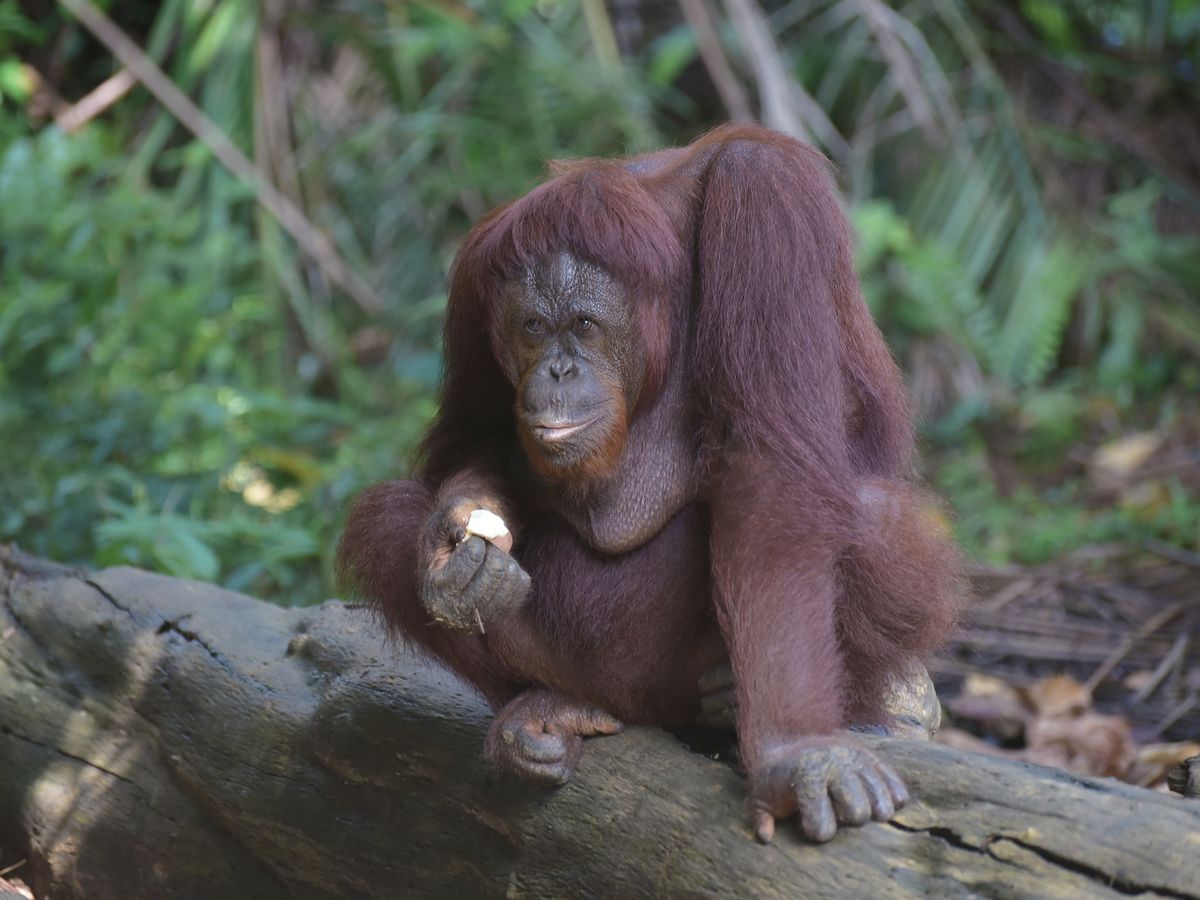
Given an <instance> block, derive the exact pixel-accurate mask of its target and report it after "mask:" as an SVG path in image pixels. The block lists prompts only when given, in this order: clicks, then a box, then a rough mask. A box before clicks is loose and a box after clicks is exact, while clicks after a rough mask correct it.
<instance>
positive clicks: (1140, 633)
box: [1084, 600, 1188, 727]
mask: <svg viewBox="0 0 1200 900" xmlns="http://www.w3.org/2000/svg"><path fill="white" fill-rule="evenodd" d="M1187 607H1188V603H1187V602H1186V601H1182V600H1181V601H1180V602H1178V603H1173V604H1171V605H1170V606H1168V607H1167V608H1166V609H1164V610H1162V612H1160V613H1158V615H1155V616H1151V617H1150V618H1149V619H1147V620H1146V624H1144V625H1143V626H1142V627H1141V628H1139V629H1138V630H1137V631H1135V632H1134V633H1133V634H1131V635H1130V636H1129V637H1127V638H1125V640H1123V641H1122V642H1121V643H1120V644H1118V645H1117V647H1116V649H1115V650H1113V652H1112V653H1110V654H1109V656H1108V658H1107V659H1105V660H1104V662H1102V663H1101V664H1100V665H1099V667H1098V668H1097V669H1096V671H1094V672H1093V673H1092V675H1091V677H1090V678H1089V679H1088V680H1087V681H1086V682H1085V683H1084V687H1085V688H1086V689H1087V690H1088V692H1089V693H1090V692H1093V691H1095V690H1096V688H1097V687H1099V685H1100V682H1102V681H1104V679H1105V678H1107V677H1108V676H1109V674H1110V673H1111V672H1112V670H1113V669H1115V668H1116V667H1117V666H1118V665H1120V663H1121V660H1123V659H1124V658H1125V657H1126V656H1128V655H1129V651H1131V650H1132V649H1133V648H1134V647H1135V646H1137V642H1138V641H1140V640H1143V639H1145V638H1147V637H1149V636H1150V635H1152V634H1154V632H1156V631H1158V629H1160V628H1162V627H1163V626H1164V625H1166V624H1167V623H1168V622H1170V621H1171V620H1172V619H1174V618H1175V617H1176V616H1178V615H1179V614H1180V613H1182V612H1183V611H1184V610H1185V609H1187ZM1185 712H1186V710H1185ZM1180 715H1182V713H1180ZM1164 727H1166V726H1164Z"/></svg>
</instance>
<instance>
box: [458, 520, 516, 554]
mask: <svg viewBox="0 0 1200 900" xmlns="http://www.w3.org/2000/svg"><path fill="white" fill-rule="evenodd" d="M466 532H467V537H470V536H471V535H473V534H475V535H478V536H479V537H481V538H483V539H484V540H485V541H488V542H490V543H492V544H495V545H496V546H497V547H499V548H500V549H501V550H503V551H504V552H506V553H507V552H508V551H509V550H511V549H512V533H511V532H510V531H509V530H508V526H507V525H505V524H504V520H503V519H502V518H500V517H499V516H498V515H496V514H495V513H494V512H492V511H491V510H490V509H477V510H474V511H473V512H472V513H471V516H470V518H468V519H467V527H466Z"/></svg>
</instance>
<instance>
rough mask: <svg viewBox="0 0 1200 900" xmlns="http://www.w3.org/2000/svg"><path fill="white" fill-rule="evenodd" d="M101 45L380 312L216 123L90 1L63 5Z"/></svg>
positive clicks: (319, 235) (337, 279)
mask: <svg viewBox="0 0 1200 900" xmlns="http://www.w3.org/2000/svg"><path fill="white" fill-rule="evenodd" d="M59 2H60V3H61V4H62V5H63V6H64V7H66V9H67V10H68V11H69V12H70V13H71V15H73V16H75V18H76V19H78V20H79V22H80V23H81V24H82V25H83V26H84V27H85V28H86V29H87V30H88V31H90V32H91V33H92V34H93V35H94V36H95V37H96V39H97V40H98V41H100V43H102V44H104V46H106V47H107V48H108V49H109V51H111V52H112V54H113V56H115V57H116V58H117V59H118V60H119V61H120V62H121V64H122V65H123V66H124V67H125V68H126V69H128V70H129V71H130V72H131V73H132V74H133V76H134V77H135V78H136V79H137V80H138V81H140V82H141V83H142V84H144V85H145V86H146V89H147V90H149V91H150V93H151V94H153V95H154V96H155V97H156V98H157V99H158V101H159V102H160V103H162V105H163V106H165V107H166V108H167V110H168V111H170V113H171V115H173V116H175V118H176V119H178V120H179V122H180V123H181V124H182V125H183V126H184V127H185V128H187V130H188V131H190V132H191V133H192V134H193V135H195V136H196V138H197V139H198V140H200V141H202V142H203V143H204V145H205V146H207V147H208V149H209V150H210V151H212V154H213V156H215V157H216V158H217V159H218V160H220V162H221V164H222V165H224V166H225V168H227V169H229V171H230V172H232V173H233V174H234V176H235V177H237V178H238V179H240V180H241V181H244V182H246V183H247V184H248V185H250V187H251V188H252V189H253V190H254V194H255V197H256V198H257V199H258V202H259V203H260V204H262V206H263V208H264V209H266V210H267V211H268V212H269V213H271V215H272V216H274V217H275V218H276V220H277V221H278V222H279V224H280V225H281V226H283V228H284V230H285V231H287V232H288V234H290V235H291V236H292V237H293V238H295V240H296V243H298V244H299V245H300V246H301V247H302V248H303V249H304V251H305V252H306V253H308V254H309V255H310V256H311V257H312V258H313V259H314V260H315V261H316V263H317V265H318V266H320V267H321V269H322V270H323V271H324V272H325V274H326V275H328V276H329V280H330V281H332V282H334V283H335V284H337V285H338V286H339V287H341V288H342V290H344V291H345V292H346V293H347V294H349V295H350V296H351V297H352V298H354V301H355V302H356V303H358V305H359V306H361V307H362V308H363V309H364V310H366V311H367V312H377V311H378V310H380V309H382V307H383V301H382V300H381V299H380V297H379V295H378V294H376V293H375V291H374V290H373V289H372V288H371V287H370V285H368V284H367V283H366V282H365V281H363V280H362V279H361V278H359V277H358V275H356V274H355V273H354V271H353V270H351V268H350V267H349V265H347V264H346V261H345V260H344V259H342V256H341V254H340V253H338V251H337V248H335V247H334V246H333V243H332V242H331V241H330V240H329V238H328V237H327V236H326V235H325V234H324V232H322V231H320V230H319V229H318V228H317V227H316V226H315V225H313V224H312V222H310V221H309V219H308V217H307V216H306V215H305V214H304V212H303V211H301V209H300V207H298V206H297V205H296V204H295V203H293V202H292V201H291V200H290V199H288V198H287V197H286V196H284V195H283V194H282V193H280V191H279V190H277V189H276V188H275V186H274V185H273V184H272V183H271V182H270V181H269V180H268V179H267V178H266V176H265V175H264V174H263V172H262V171H261V170H260V169H259V168H258V167H257V166H256V165H254V163H252V162H251V161H250V160H249V158H247V156H246V154H245V153H243V152H242V151H241V150H240V149H239V148H238V147H237V145H236V144H234V143H233V141H231V140H230V139H229V136H228V135H226V134H225V132H224V131H222V130H221V129H220V128H219V127H218V126H217V125H216V123H215V122H213V121H212V120H211V119H209V118H208V116H206V115H204V113H203V112H202V111H201V110H200V108H199V107H198V106H196V104H195V103H193V102H192V101H191V99H190V98H189V97H188V96H187V95H186V94H184V93H183V91H181V90H180V89H179V88H178V87H177V86H176V85H175V83H174V82H173V81H171V79H170V78H168V77H167V76H166V74H165V73H164V72H163V71H162V69H160V68H159V67H158V66H157V65H156V64H155V63H154V60H152V59H151V58H150V57H149V56H147V55H146V53H145V52H144V51H143V50H142V48H141V47H139V46H138V45H137V44H135V43H134V42H133V41H132V40H131V39H130V38H129V36H128V35H126V34H125V32H124V31H122V30H121V29H120V28H119V27H118V26H117V25H116V23H115V22H113V21H112V20H111V19H110V18H108V16H106V15H105V14H104V13H103V12H101V11H100V10H99V9H98V8H97V7H96V6H95V5H94V4H93V3H91V2H90V0H59Z"/></svg>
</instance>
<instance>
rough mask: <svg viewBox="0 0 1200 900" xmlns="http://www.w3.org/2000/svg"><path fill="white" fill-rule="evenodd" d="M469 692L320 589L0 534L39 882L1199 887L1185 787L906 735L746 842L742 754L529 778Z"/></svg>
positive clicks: (12, 744)
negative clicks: (1159, 786)
mask: <svg viewBox="0 0 1200 900" xmlns="http://www.w3.org/2000/svg"><path fill="white" fill-rule="evenodd" d="M489 717H490V714H489V711H488V709H487V707H486V705H485V704H484V703H483V702H482V701H481V700H480V699H479V698H477V697H476V696H475V695H474V694H472V693H471V692H470V691H469V690H467V689H465V688H464V687H463V686H462V685H461V684H460V683H459V682H457V681H455V679H453V678H452V677H451V676H449V675H447V674H445V673H443V672H441V671H439V670H436V669H432V668H429V667H428V666H425V665H423V664H421V663H420V662H418V661H417V660H414V659H413V658H411V657H409V656H407V655H405V654H400V655H399V656H398V657H397V655H395V654H394V653H393V652H391V651H390V650H389V649H388V648H387V647H386V646H385V644H384V643H383V642H382V640H381V639H380V637H379V635H378V634H377V633H376V631H375V629H374V627H373V625H372V623H371V622H370V620H369V617H368V616H367V614H366V613H364V612H361V611H357V610H352V609H348V608H347V607H346V606H344V605H343V604H341V603H339V602H337V601H329V602H327V603H325V604H322V605H321V606H320V607H314V608H309V609H285V608H282V607H278V606H272V605H270V604H267V603H262V602H259V601H256V600H252V599H251V598H249V597H244V596H242V595H239V594H234V593H231V592H229V591H225V590H221V589H220V588H216V587H209V586H206V585H202V584H197V583H195V582H190V581H182V580H176V579H172V578H166V577H163V576H159V575H152V574H149V573H147V572H142V571H138V570H136V569H128V568H119V569H109V570H106V571H103V572H99V573H92V574H86V573H78V572H74V571H72V570H69V569H66V568H63V567H60V566H54V565H52V564H48V563H44V562H41V561H39V560H36V559H32V558H30V557H26V556H22V555H20V554H18V553H16V552H13V551H8V550H6V549H5V548H3V547H0V772H3V773H4V775H3V777H2V778H0V847H2V850H0V869H4V868H5V867H7V866H9V865H11V864H14V863H17V862H19V861H20V860H22V859H28V864H27V865H25V866H23V867H22V868H21V870H20V872H21V877H22V878H23V879H24V880H26V881H27V882H28V883H29V884H30V886H31V887H32V888H33V890H34V892H35V895H36V896H39V897H54V898H57V900H74V898H88V900H105V898H122V900H124V898H127V897H167V896H170V897H181V898H193V897H194V898H201V897H203V898H222V897H230V898H235V897H236V898H243V897H253V898H256V900H271V898H275V897H281V898H282V897H314V898H316V897H321V898H329V897H346V898H348V897H356V898H357V897H378V898H392V897H397V896H405V897H423V896H429V897H503V896H534V897H585V896H586V897H592V896H614V897H651V896H670V897H677V896H689V897H702V896H753V897H766V898H778V897H792V896H797V895H802V896H805V897H809V898H816V900H820V898H843V897H889V898H892V897H900V898H905V897H913V898H915V897H928V896H937V897H948V896H955V897H957V896H980V895H982V896H995V895H996V892H997V891H1002V892H1003V894H1004V895H1005V896H1012V897H1046V896H1055V897H1089V898H1093V897H1094V898H1106V897H1110V898H1116V897H1122V896H1125V895H1128V894H1131V893H1138V894H1141V895H1145V896H1168V897H1175V898H1200V857H1198V856H1197V854H1196V853H1195V849H1194V848H1195V840H1194V837H1195V835H1196V834H1197V833H1198V832H1200V804H1193V803H1192V802H1190V801H1184V800H1182V799H1174V800H1173V799H1171V798H1169V797H1166V796H1163V795H1161V794H1156V793H1153V792H1151V791H1147V790H1143V789H1141V788H1136V787H1132V786H1129V785H1125V784H1120V783H1118V782H1115V781H1111V780H1103V781H1098V780H1093V779H1087V778H1080V777H1076V776H1073V775H1068V774H1066V773H1064V772H1061V771H1058V770H1054V769H1045V768H1039V767H1036V766H1031V765H1026V764H1022V763H1017V762H1013V761H1010V760H1006V759H999V758H992V757H985V756H979V755H975V754H972V753H968V752H964V751H961V750H955V749H952V748H950V747H945V746H939V745H934V744H928V743H924V742H914V741H900V740H889V741H884V742H881V743H880V744H879V749H880V751H881V752H882V753H884V754H885V755H886V756H887V758H888V759H889V760H890V761H892V762H893V763H894V764H895V765H896V767H897V768H898V769H899V770H900V772H901V773H902V774H903V775H904V777H905V778H906V779H907V781H908V784H909V787H910V788H911V790H912V793H913V795H914V797H915V798H916V799H915V800H914V801H913V802H912V803H911V804H910V805H909V806H908V807H907V808H905V809H904V810H902V811H901V812H900V813H899V814H898V815H897V816H896V817H895V818H894V819H893V820H892V821H891V822H890V823H887V824H870V825H867V826H864V827H863V828H857V829H849V830H847V831H845V832H844V833H841V834H839V835H838V836H837V837H836V838H835V839H834V840H833V841H832V842H830V843H829V844H826V845H822V846H814V845H810V844H806V843H804V842H802V841H801V840H800V838H799V837H797V835H796V832H795V831H794V830H792V829H790V828H783V829H781V832H780V834H779V835H778V836H777V837H776V838H775V842H774V843H773V844H771V845H770V846H769V847H763V846H760V845H758V844H757V843H755V841H754V840H753V839H752V837H751V834H750V830H749V828H748V827H747V826H746V824H745V819H744V808H743V804H744V799H743V789H742V785H741V779H740V778H739V777H738V775H737V773H736V772H734V771H733V769H732V768H730V767H729V766H728V765H725V764H723V763H721V762H715V761H713V760H712V759H710V758H709V757H708V756H705V755H703V754H701V753H694V752H690V751H689V750H688V749H687V748H686V747H684V746H683V745H682V744H681V743H680V742H679V741H678V740H676V739H675V738H673V737H672V736H671V735H669V734H667V733H665V732H663V731H660V730H658V729H653V728H631V729H629V730H628V731H626V732H625V733H624V734H622V735H619V736H615V737H609V738H598V739H593V740H589V741H588V742H587V748H586V750H585V752H584V758H583V762H582V763H581V765H580V767H579V770H578V772H577V774H576V776H575V778H574V779H573V780H572V782H571V783H570V784H568V785H567V786H565V787H563V788H560V789H557V790H546V789H543V788H539V787H534V786H531V785H528V784H525V783H518V782H512V781H508V780H504V779H501V778H498V777H496V776H495V775H493V774H492V773H491V772H489V771H488V770H487V769H486V768H485V767H484V765H483V764H482V761H481V758H480V749H481V745H482V742H483V735H484V733H485V730H486V727H487V723H488V719H489Z"/></svg>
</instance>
